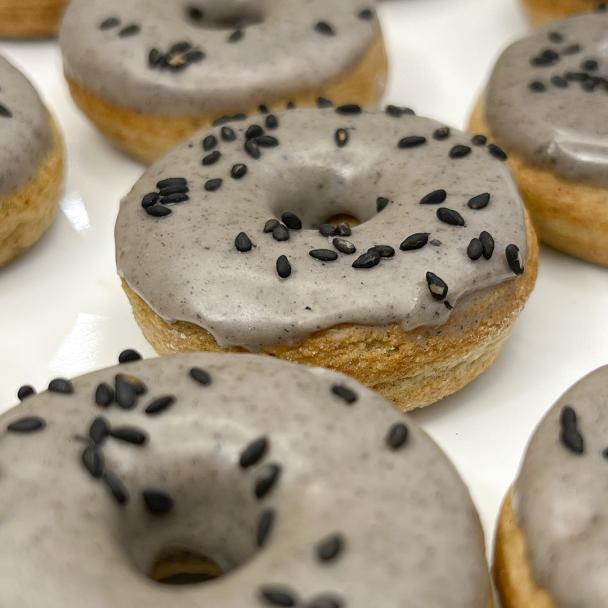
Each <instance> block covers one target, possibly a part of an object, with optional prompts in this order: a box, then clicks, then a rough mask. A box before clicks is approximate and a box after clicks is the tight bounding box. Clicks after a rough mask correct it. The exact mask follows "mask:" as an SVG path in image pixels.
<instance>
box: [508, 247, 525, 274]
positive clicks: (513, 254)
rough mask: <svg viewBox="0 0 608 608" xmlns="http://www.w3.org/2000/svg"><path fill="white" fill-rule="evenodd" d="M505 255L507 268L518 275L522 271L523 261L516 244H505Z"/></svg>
mask: <svg viewBox="0 0 608 608" xmlns="http://www.w3.org/2000/svg"><path fill="white" fill-rule="evenodd" d="M505 256H506V257H507V263H508V264H509V268H510V269H511V270H512V271H513V273H514V274H517V275H520V274H523V272H524V266H523V262H522V260H521V255H520V252H519V247H518V246H517V245H513V244H511V245H507V247H506V249H505Z"/></svg>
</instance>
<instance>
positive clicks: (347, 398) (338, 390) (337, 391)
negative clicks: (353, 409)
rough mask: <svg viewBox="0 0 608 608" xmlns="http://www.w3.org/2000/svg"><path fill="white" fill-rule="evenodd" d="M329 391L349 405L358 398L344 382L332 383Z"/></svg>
mask: <svg viewBox="0 0 608 608" xmlns="http://www.w3.org/2000/svg"><path fill="white" fill-rule="evenodd" d="M331 392H332V393H333V394H334V395H336V397H339V398H340V399H342V401H344V402H345V403H348V404H349V405H352V404H353V403H355V401H357V399H358V396H357V393H355V391H353V390H352V389H350V388H348V386H345V385H344V384H334V385H333V386H332V387H331Z"/></svg>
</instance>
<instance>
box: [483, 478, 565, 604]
mask: <svg viewBox="0 0 608 608" xmlns="http://www.w3.org/2000/svg"><path fill="white" fill-rule="evenodd" d="M512 495H513V491H512V490H510V491H509V493H508V494H507V496H506V498H505V500H504V502H503V506H502V509H501V513H500V517H499V521H498V528H497V531H496V546H495V554H494V580H495V581H496V587H497V589H498V593H499V594H500V599H501V602H502V605H503V606H504V608H557V606H556V605H555V603H554V601H553V600H552V599H551V597H550V595H549V594H548V593H547V592H546V591H545V590H544V589H541V588H540V587H539V586H538V585H537V584H536V582H535V581H534V579H533V577H532V571H531V569H530V563H529V561H528V556H527V549H526V538H525V535H524V532H523V530H522V529H521V528H520V527H519V524H518V522H517V514H516V513H515V511H514V510H513V503H512Z"/></svg>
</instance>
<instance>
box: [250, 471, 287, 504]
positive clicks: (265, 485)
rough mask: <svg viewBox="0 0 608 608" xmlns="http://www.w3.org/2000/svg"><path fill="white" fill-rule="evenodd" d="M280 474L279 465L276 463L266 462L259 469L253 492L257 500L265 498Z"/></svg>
mask: <svg viewBox="0 0 608 608" xmlns="http://www.w3.org/2000/svg"><path fill="white" fill-rule="evenodd" d="M280 476H281V467H280V466H279V465H278V464H274V463H271V464H268V465H266V466H265V467H264V469H263V470H262V471H261V473H260V475H259V477H258V478H257V479H256V482H255V488H254V494H255V497H256V498H257V499H258V500H261V499H262V498H265V497H266V496H268V494H269V493H270V492H271V491H272V490H273V488H274V487H275V485H276V483H277V481H278V480H279V477H280Z"/></svg>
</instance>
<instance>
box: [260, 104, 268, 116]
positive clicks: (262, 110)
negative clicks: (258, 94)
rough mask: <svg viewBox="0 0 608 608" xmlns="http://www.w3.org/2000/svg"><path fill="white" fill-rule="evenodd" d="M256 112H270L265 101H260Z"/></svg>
mask: <svg viewBox="0 0 608 608" xmlns="http://www.w3.org/2000/svg"><path fill="white" fill-rule="evenodd" d="M258 112H259V113H260V114H268V112H270V110H269V109H268V106H267V105H266V104H265V103H261V104H260V105H259V106H258Z"/></svg>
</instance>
